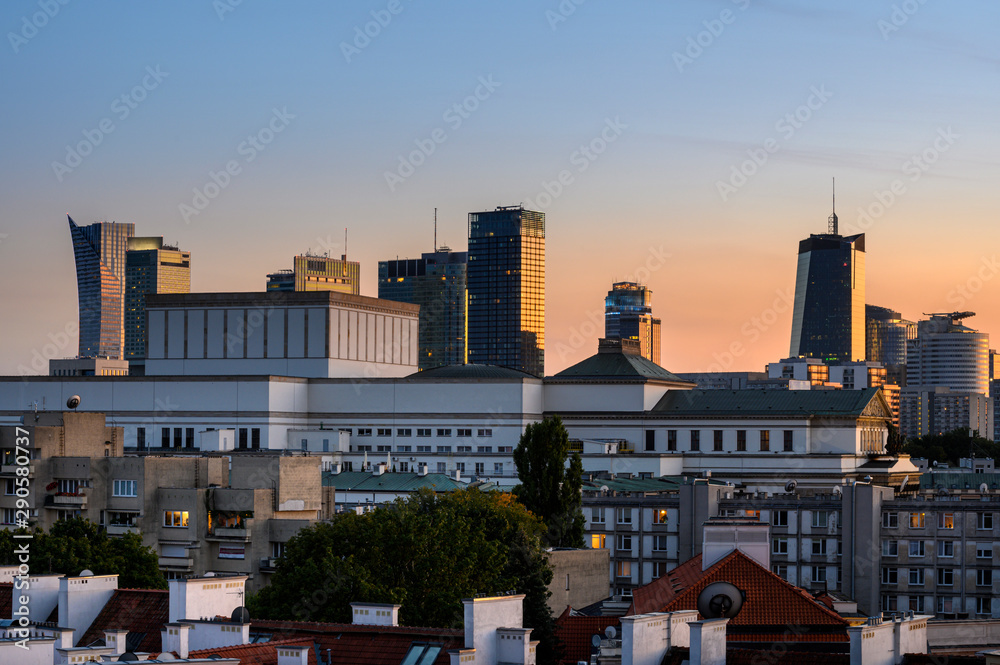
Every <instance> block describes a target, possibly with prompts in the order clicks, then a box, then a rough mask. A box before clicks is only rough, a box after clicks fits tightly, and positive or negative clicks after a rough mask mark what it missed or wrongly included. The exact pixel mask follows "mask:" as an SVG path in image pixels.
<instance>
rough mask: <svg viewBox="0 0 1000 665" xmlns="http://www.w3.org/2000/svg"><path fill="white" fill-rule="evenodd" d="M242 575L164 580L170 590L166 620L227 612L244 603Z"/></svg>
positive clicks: (244, 586)
mask: <svg viewBox="0 0 1000 665" xmlns="http://www.w3.org/2000/svg"><path fill="white" fill-rule="evenodd" d="M246 581H247V578H246V576H245V575H235V576H229V577H198V578H190V579H181V580H169V581H168V582H167V584H168V588H169V592H170V605H169V615H168V619H167V620H168V621H169V622H170V623H174V622H177V621H182V620H184V619H201V618H203V617H214V616H219V615H221V616H230V615H231V614H232V613H233V610H234V609H236V608H237V607H239V606H240V605H243V604H245V603H246Z"/></svg>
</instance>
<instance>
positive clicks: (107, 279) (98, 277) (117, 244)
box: [66, 215, 135, 359]
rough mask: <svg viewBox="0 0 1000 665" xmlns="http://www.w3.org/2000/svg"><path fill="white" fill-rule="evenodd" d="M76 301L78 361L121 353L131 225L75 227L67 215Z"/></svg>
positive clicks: (133, 229)
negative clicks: (73, 259)
mask: <svg viewBox="0 0 1000 665" xmlns="http://www.w3.org/2000/svg"><path fill="white" fill-rule="evenodd" d="M66 218H67V219H68V220H69V231H70V235H71V237H72V239H73V256H74V258H75V259H76V285H77V294H78V296H79V302H80V350H79V356H80V357H81V358H97V357H103V358H116V359H121V358H122V357H123V354H124V345H125V335H124V323H123V318H124V301H125V252H126V250H127V248H128V239H129V238H131V237H132V236H133V235H135V224H129V223H118V222H96V223H94V224H89V225H87V226H77V224H76V222H74V221H73V218H72V217H70V216H69V215H66Z"/></svg>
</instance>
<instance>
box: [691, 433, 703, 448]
mask: <svg viewBox="0 0 1000 665" xmlns="http://www.w3.org/2000/svg"><path fill="white" fill-rule="evenodd" d="M691 450H701V430H696V429H693V430H691Z"/></svg>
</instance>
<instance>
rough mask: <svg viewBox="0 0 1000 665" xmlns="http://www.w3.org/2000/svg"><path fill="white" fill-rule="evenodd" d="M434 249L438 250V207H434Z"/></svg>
mask: <svg viewBox="0 0 1000 665" xmlns="http://www.w3.org/2000/svg"><path fill="white" fill-rule="evenodd" d="M434 251H435V252H436V251H438V209H437V208H434Z"/></svg>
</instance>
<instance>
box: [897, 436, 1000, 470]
mask: <svg viewBox="0 0 1000 665" xmlns="http://www.w3.org/2000/svg"><path fill="white" fill-rule="evenodd" d="M903 452H904V453H908V454H909V455H910V456H911V457H925V458H927V461H928V462H939V463H941V462H947V463H948V464H951V465H952V466H958V461H959V459H961V458H963V457H971V456H972V454H973V453H974V454H975V456H976V457H981V458H982V457H986V458H990V459H993V460H995V461H997V462H998V463H1000V443H994V442H993V441H990V440H989V439H985V438H983V437H981V436H979V433H978V432H975V436H974V437H971V438H970V437H969V430H967V429H955V430H952V431H950V432H945V433H944V434H928V435H926V436H922V437H920V438H917V439H910V440H909V441H908V442H907V443H906V445H905V446H903Z"/></svg>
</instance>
